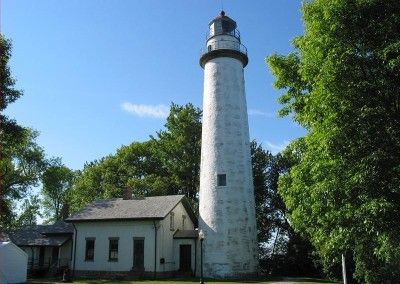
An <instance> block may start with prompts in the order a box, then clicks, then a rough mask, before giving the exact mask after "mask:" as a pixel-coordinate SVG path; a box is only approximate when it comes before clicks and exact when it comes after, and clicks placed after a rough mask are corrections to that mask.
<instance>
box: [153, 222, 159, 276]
mask: <svg viewBox="0 0 400 284" xmlns="http://www.w3.org/2000/svg"><path fill="white" fill-rule="evenodd" d="M153 225H154V276H153V277H154V279H156V278H157V231H158V227H157V225H156V221H155V220H153Z"/></svg>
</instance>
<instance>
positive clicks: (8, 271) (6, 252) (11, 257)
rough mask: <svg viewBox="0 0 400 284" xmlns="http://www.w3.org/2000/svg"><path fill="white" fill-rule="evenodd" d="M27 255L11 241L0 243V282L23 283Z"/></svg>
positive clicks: (2, 283)
mask: <svg viewBox="0 0 400 284" xmlns="http://www.w3.org/2000/svg"><path fill="white" fill-rule="evenodd" d="M27 265H28V255H27V254H26V253H25V252H24V251H23V250H21V249H20V248H19V247H17V246H16V245H15V244H13V243H11V242H4V243H0V283H1V284H10V283H25V282H26V274H27Z"/></svg>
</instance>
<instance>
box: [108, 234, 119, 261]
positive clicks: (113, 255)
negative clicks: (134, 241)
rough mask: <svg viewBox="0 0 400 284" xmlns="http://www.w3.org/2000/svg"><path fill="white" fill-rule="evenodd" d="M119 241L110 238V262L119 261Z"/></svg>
mask: <svg viewBox="0 0 400 284" xmlns="http://www.w3.org/2000/svg"><path fill="white" fill-rule="evenodd" d="M118 239H119V238H109V241H110V245H109V248H108V261H118Z"/></svg>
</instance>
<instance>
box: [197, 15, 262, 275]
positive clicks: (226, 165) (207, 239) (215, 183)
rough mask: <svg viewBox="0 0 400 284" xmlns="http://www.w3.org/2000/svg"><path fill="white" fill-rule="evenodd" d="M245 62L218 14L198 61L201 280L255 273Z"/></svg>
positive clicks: (235, 36)
mask: <svg viewBox="0 0 400 284" xmlns="http://www.w3.org/2000/svg"><path fill="white" fill-rule="evenodd" d="M247 63H248V57H247V50H246V48H245V47H244V46H243V45H242V44H241V42H240V34H239V32H238V30H237V29H236V22H235V21H234V20H232V19H231V18H229V17H227V16H225V13H224V12H223V11H221V13H220V15H219V16H218V17H217V18H215V19H214V20H212V21H211V22H210V23H209V33H208V35H207V41H206V49H205V51H204V53H203V54H202V56H201V58H200V65H201V67H202V68H204V97H203V129H202V142H201V143H202V144H201V167H200V193H199V194H200V195H199V198H200V204H199V213H200V218H199V229H200V232H201V235H204V240H203V241H202V243H203V246H202V247H203V249H202V256H203V270H204V277H210V278H241V277H248V276H251V275H254V274H256V272H257V269H258V249H257V248H258V244H257V228H256V217H255V204H254V203H255V201H254V188H253V177H252V169H251V157H250V142H249V126H248V119H247V106H246V95H245V88H244V74H243V73H244V70H243V68H244V67H245V66H246V65H247ZM199 270H200V269H199ZM199 270H198V271H199Z"/></svg>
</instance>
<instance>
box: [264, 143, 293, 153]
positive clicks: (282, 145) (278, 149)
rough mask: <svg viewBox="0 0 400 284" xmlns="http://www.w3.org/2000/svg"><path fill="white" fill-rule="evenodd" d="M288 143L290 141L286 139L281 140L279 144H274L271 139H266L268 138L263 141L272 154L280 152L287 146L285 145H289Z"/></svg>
mask: <svg viewBox="0 0 400 284" xmlns="http://www.w3.org/2000/svg"><path fill="white" fill-rule="evenodd" d="M289 143H290V142H289V141H287V140H285V141H283V142H282V143H280V144H275V143H272V142H271V141H268V140H267V141H265V144H266V146H267V148H268V150H270V151H271V153H272V154H274V155H275V154H277V153H279V152H281V151H282V150H283V149H285V148H286V147H287V145H289Z"/></svg>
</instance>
